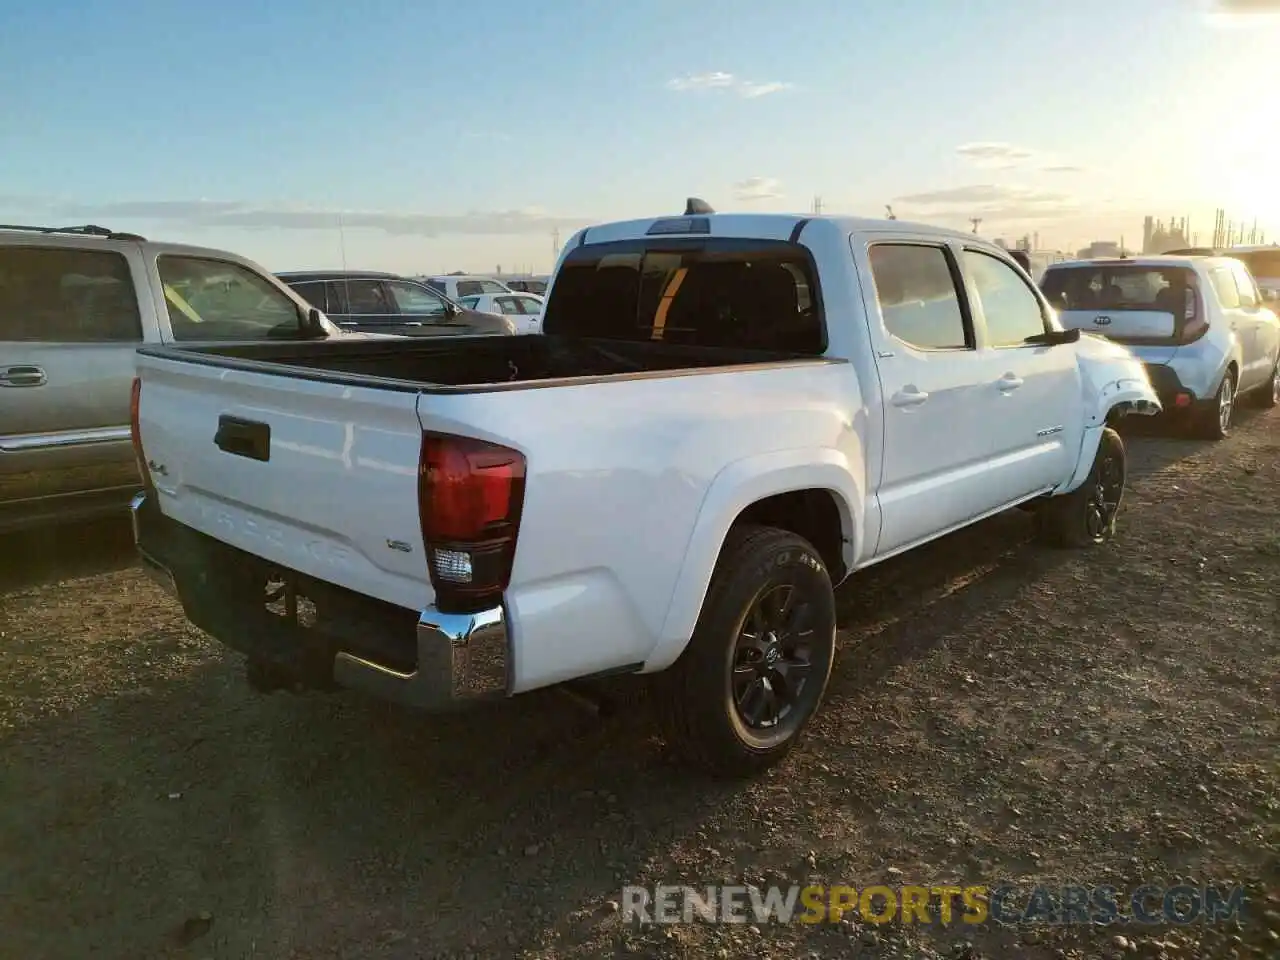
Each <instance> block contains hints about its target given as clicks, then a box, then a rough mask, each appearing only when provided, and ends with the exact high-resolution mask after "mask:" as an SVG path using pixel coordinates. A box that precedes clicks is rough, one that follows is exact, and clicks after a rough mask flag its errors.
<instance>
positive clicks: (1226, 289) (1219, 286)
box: [1209, 267, 1240, 310]
mask: <svg viewBox="0 0 1280 960" xmlns="http://www.w3.org/2000/svg"><path fill="white" fill-rule="evenodd" d="M1209 281H1210V282H1211V283H1212V284H1213V290H1214V292H1215V293H1216V294H1217V295H1218V303H1220V304H1222V306H1223V308H1224V309H1227V310H1234V309H1236V308H1237V307H1239V306H1240V291H1239V290H1238V289H1237V288H1236V281H1235V277H1233V276H1232V275H1231V271H1230V270H1228V269H1227V268H1226V267H1214V268H1213V269H1212V270H1210V271H1209Z"/></svg>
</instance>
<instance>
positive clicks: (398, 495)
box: [137, 354, 433, 609]
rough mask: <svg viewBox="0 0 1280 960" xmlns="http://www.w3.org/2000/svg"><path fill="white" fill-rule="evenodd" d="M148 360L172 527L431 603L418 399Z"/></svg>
mask: <svg viewBox="0 0 1280 960" xmlns="http://www.w3.org/2000/svg"><path fill="white" fill-rule="evenodd" d="M137 362H138V375H139V377H140V378H141V380H142V393H141V403H140V410H139V424H140V429H141V437H142V446H143V450H144V456H145V458H146V460H147V461H148V464H149V465H150V467H149V469H150V474H151V482H152V485H153V486H154V487H155V490H156V491H157V494H158V497H157V499H158V504H159V507H160V509H161V511H162V512H163V513H164V514H165V515H166V516H167V517H170V518H171V519H173V520H176V521H178V522H180V523H183V524H185V525H187V526H189V527H191V528H193V529H195V530H198V531H200V532H201V533H205V534H208V535H209V536H211V537H214V538H216V539H218V540H220V541H222V542H224V543H227V544H230V545H232V546H234V547H238V548H240V549H242V550H245V551H247V552H249V553H252V554H254V555H256V556H259V557H262V558H264V559H266V560H269V561H271V562H272V563H275V564H278V565H280V566H282V567H286V568H289V569H292V570H296V571H299V572H301V573H305V574H308V575H310V576H312V577H315V578H317V579H320V580H324V581H327V582H330V583H334V584H337V585H339V586H343V587H346V588H348V589H351V590H355V591H357V592H359V593H362V594H365V595H367V596H371V597H376V598H378V599H380V600H385V601H387V602H389V603H393V604H396V605H398V606H402V607H408V608H412V609H420V608H422V607H423V606H424V605H426V604H428V603H430V602H431V600H432V599H433V595H432V591H431V586H430V581H429V579H428V575H427V567H426V560H425V557H424V556H423V550H422V535H421V530H420V526H419V518H418V494H417V476H418V456H419V451H420V448H421V442H422V429H421V427H420V426H419V423H418V415H417V400H418V395H417V393H416V392H415V391H411V390H397V389H385V388H378V389H374V388H368V387H360V386H352V385H349V384H341V383H326V382H323V381H319V380H309V379H300V378H295V377H291V376H288V375H287V374H284V375H276V374H268V373H259V372H250V371H245V370H235V369H226V368H223V367H218V366H212V365H208V364H204V363H200V362H198V361H197V362H189V361H183V360H173V359H168V358H161V357H154V356H146V355H142V354H140V355H139V356H138V358H137Z"/></svg>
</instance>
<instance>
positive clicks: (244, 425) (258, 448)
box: [213, 413, 271, 463]
mask: <svg viewBox="0 0 1280 960" xmlns="http://www.w3.org/2000/svg"><path fill="white" fill-rule="evenodd" d="M213 442H214V443H216V444H217V445H218V449H219V450H224V451H226V452H227V453H230V454H233V455H235V456H237V457H248V458H249V459H250V460H261V461H262V462H263V463H266V462H267V461H268V460H270V459H271V425H270V424H267V423H259V422H258V421H257V420H242V419H240V418H239V417H233V416H231V415H230V414H226V413H224V414H223V415H222V416H220V417H218V432H217V433H216V434H214V436H213Z"/></svg>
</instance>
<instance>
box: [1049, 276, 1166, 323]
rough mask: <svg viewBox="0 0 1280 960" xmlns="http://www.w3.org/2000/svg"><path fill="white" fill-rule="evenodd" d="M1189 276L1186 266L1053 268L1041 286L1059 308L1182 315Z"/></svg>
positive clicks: (1050, 300)
mask: <svg viewBox="0 0 1280 960" xmlns="http://www.w3.org/2000/svg"><path fill="white" fill-rule="evenodd" d="M1190 278H1191V273H1190V271H1189V270H1187V269H1186V268H1185V267H1150V266H1138V265H1128V264H1116V265H1107V266H1099V267H1062V268H1060V269H1054V268H1052V267H1050V268H1049V269H1048V270H1047V271H1046V272H1045V275H1044V278H1043V279H1042V280H1041V282H1040V289H1041V290H1042V291H1043V292H1044V295H1045V296H1046V297H1048V298H1049V303H1050V304H1051V305H1052V306H1053V307H1054V308H1055V309H1057V310H1106V311H1107V312H1108V313H1120V312H1123V311H1125V310H1138V311H1143V312H1159V313H1170V314H1173V315H1174V316H1175V317H1181V316H1182V313H1183V310H1184V309H1185V307H1186V302H1187V299H1186V297H1187V294H1186V290H1187V285H1188V281H1189V280H1190Z"/></svg>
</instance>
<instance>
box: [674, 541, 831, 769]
mask: <svg viewBox="0 0 1280 960" xmlns="http://www.w3.org/2000/svg"><path fill="white" fill-rule="evenodd" d="M835 632H836V611H835V592H834V590H833V589H832V586H831V578H830V576H829V575H828V574H827V568H826V567H825V566H824V564H823V562H822V558H821V557H820V556H819V555H818V551H817V550H815V549H814V548H813V546H812V545H811V544H810V543H808V542H807V541H806V540H804V539H802V538H800V537H798V536H796V535H795V534H793V533H791V532H789V531H786V530H778V529H775V528H773V527H760V526H749V525H741V526H736V527H734V528H733V529H732V530H730V531H729V535H728V537H727V538H726V539H725V544H724V548H723V549H722V550H721V552H720V557H719V559H718V560H717V561H716V568H715V571H714V572H713V573H712V576H711V584H710V586H709V587H708V589H707V596H706V600H705V601H704V602H703V605H702V612H701V613H700V614H699V617H698V623H697V626H696V627H695V628H694V632H693V637H692V639H691V640H690V641H689V645H688V647H686V648H685V650H684V653H682V654H681V656H680V658H679V659H678V660H677V661H676V662H675V663H674V664H672V666H671V667H669V668H668V669H667V670H665V671H663V672H662V673H660V674H658V675H657V676H656V677H655V678H654V679H655V681H656V684H655V686H656V688H657V689H656V690H655V692H656V693H658V694H659V699H658V702H657V711H658V717H659V720H660V723H661V725H662V728H663V732H664V734H665V736H666V740H667V745H668V748H669V749H670V750H671V751H672V752H673V753H674V754H675V755H676V756H677V757H678V758H679V759H681V760H683V761H685V762H687V763H690V764H692V765H695V766H697V767H700V768H702V769H703V770H705V771H706V772H708V773H711V774H712V775H714V776H720V777H745V776H751V775H753V774H756V773H760V772H761V771H763V770H765V769H767V768H768V767H770V766H772V765H774V764H776V763H777V762H778V761H780V760H781V759H782V758H783V757H785V756H786V755H787V753H788V752H789V751H790V750H791V748H792V747H793V746H795V744H796V741H797V740H798V739H799V737H800V734H801V732H802V731H803V730H804V728H805V727H806V726H807V725H808V723H809V721H810V719H811V718H812V717H813V715H814V713H816V712H817V709H818V707H819V705H820V704H821V702H822V697H823V695H824V693H825V692H826V687H827V681H828V680H829V679H830V677H831V663H832V659H833V657H834V655H835ZM788 680H790V682H788Z"/></svg>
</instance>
